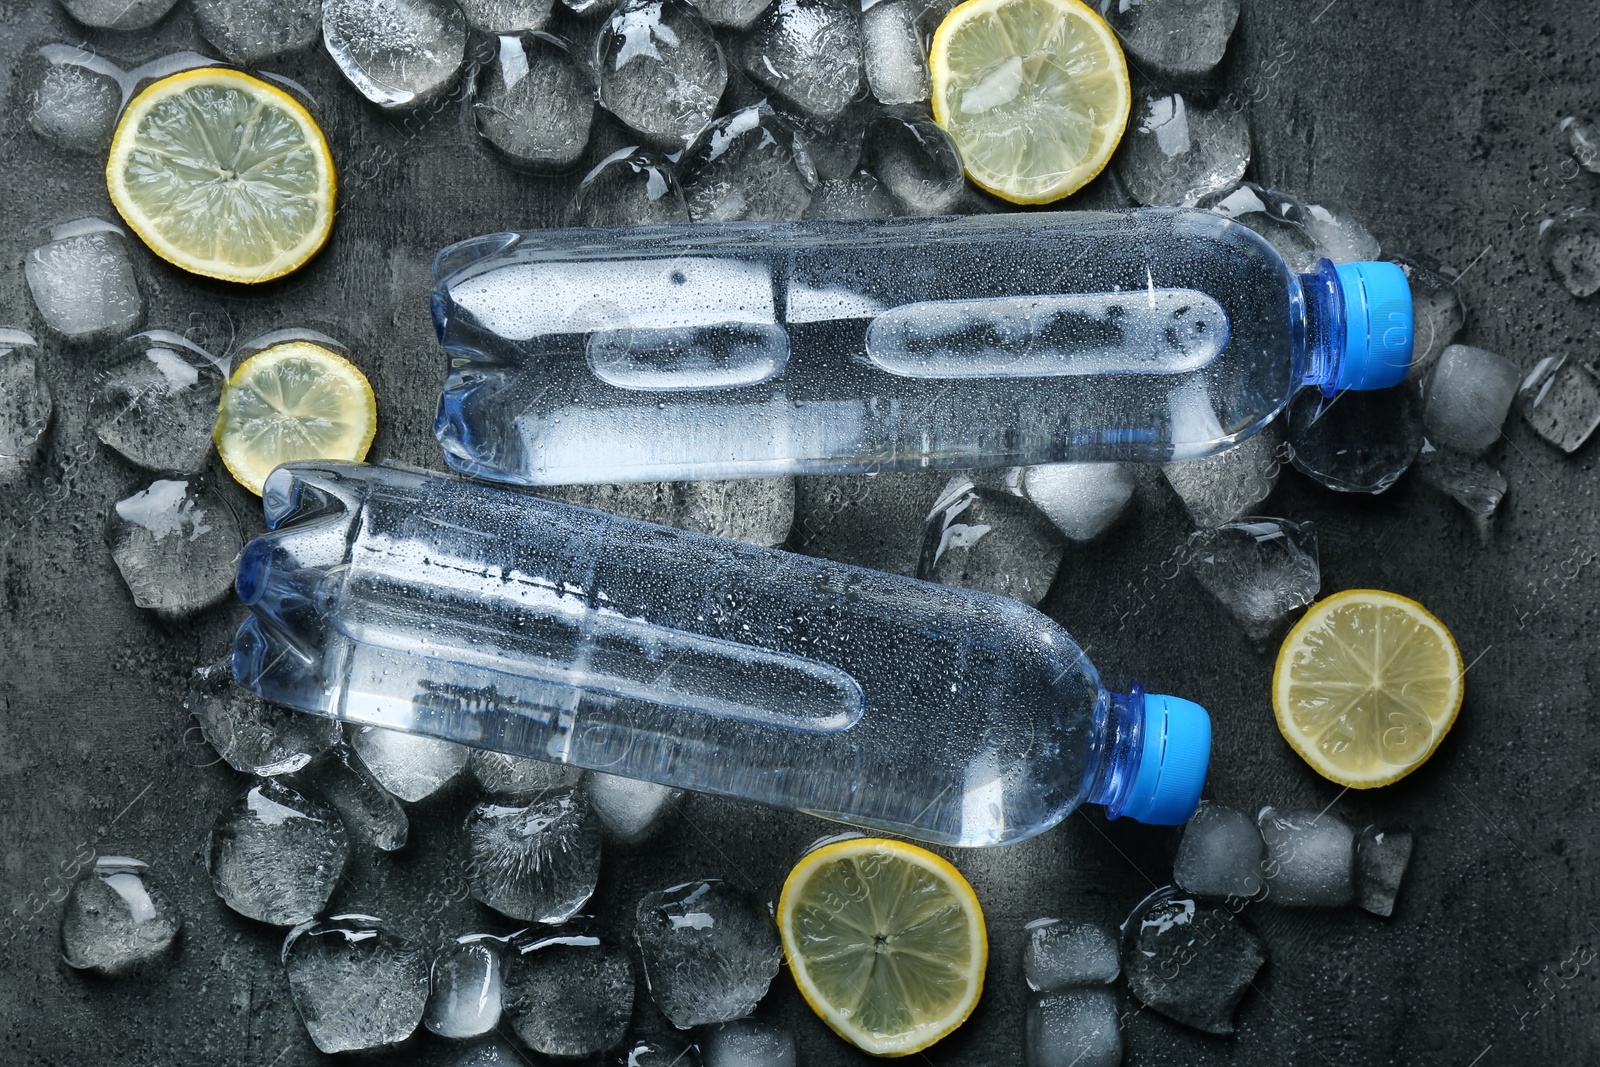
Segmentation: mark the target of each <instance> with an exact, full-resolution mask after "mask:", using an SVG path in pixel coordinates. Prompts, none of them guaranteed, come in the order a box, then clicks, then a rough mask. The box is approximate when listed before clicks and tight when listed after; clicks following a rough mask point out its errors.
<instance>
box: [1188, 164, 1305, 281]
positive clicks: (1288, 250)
mask: <svg viewBox="0 0 1600 1067" xmlns="http://www.w3.org/2000/svg"><path fill="white" fill-rule="evenodd" d="M1200 205H1201V206H1202V207H1205V208H1206V209H1207V210H1209V211H1214V212H1216V213H1217V214H1219V215H1223V216H1225V217H1227V218H1230V219H1232V220H1233V221H1234V222H1237V223H1238V224H1239V225H1241V226H1244V227H1245V228H1247V229H1250V230H1254V231H1255V232H1256V233H1258V234H1260V235H1261V236H1262V237H1264V238H1266V240H1267V243H1268V244H1270V245H1272V247H1273V248H1275V249H1277V251H1278V254H1279V255H1280V256H1282V257H1283V260H1284V262H1285V263H1287V264H1288V265H1289V267H1290V269H1291V270H1294V271H1296V272H1298V273H1300V274H1312V273H1315V272H1316V270H1317V264H1318V263H1319V262H1320V261H1321V260H1322V258H1323V251H1322V249H1320V248H1318V247H1317V246H1316V244H1315V243H1314V242H1313V241H1312V240H1311V236H1310V234H1308V233H1307V232H1306V228H1305V226H1304V224H1303V220H1304V218H1305V205H1304V204H1302V203H1300V201H1298V200H1296V199H1295V198H1294V197H1292V196H1290V195H1288V194H1287V193H1282V192H1279V191H1278V190H1276V189H1267V188H1264V187H1262V186H1260V185H1256V184H1255V183H1254V182H1240V183H1239V184H1238V185H1236V186H1234V187H1233V188H1231V189H1227V190H1224V191H1223V192H1220V193H1214V194H1212V195H1211V196H1208V197H1204V198H1202V199H1201V201H1200Z"/></svg>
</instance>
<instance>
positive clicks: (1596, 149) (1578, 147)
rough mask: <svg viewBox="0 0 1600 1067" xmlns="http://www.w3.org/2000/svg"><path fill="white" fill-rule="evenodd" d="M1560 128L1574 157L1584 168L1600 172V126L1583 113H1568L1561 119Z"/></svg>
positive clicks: (1596, 172)
mask: <svg viewBox="0 0 1600 1067" xmlns="http://www.w3.org/2000/svg"><path fill="white" fill-rule="evenodd" d="M1560 128H1561V132H1562V133H1563V134H1565V135H1566V138H1567V146H1568V147H1569V148H1571V149H1572V155H1573V158H1575V159H1576V160H1577V161H1578V162H1579V164H1581V165H1582V166H1583V169H1584V170H1587V171H1591V172H1593V173H1595V174H1600V126H1597V125H1595V123H1594V121H1593V120H1591V119H1587V118H1584V117H1583V116H1581V115H1568V116H1567V117H1566V118H1564V119H1562V120H1561V127H1560Z"/></svg>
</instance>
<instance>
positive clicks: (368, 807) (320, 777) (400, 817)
mask: <svg viewBox="0 0 1600 1067" xmlns="http://www.w3.org/2000/svg"><path fill="white" fill-rule="evenodd" d="M306 777H307V778H308V779H309V780H310V782H311V784H312V785H313V786H315V787H316V789H317V791H318V792H319V793H321V794H322V795H323V797H324V798H326V799H327V801H328V803H330V804H332V805H333V806H334V807H335V808H337V809H338V810H339V819H340V821H342V822H343V823H344V826H345V829H346V830H348V831H349V833H350V835H351V836H352V837H354V838H355V839H356V840H358V841H361V842H363V843H365V844H367V845H370V846H371V847H373V848H375V849H378V850H380V851H383V852H394V851H396V850H397V849H401V848H404V847H405V843H406V839H407V838H408V837H410V836H411V820H410V819H409V818H407V817H406V810H405V808H402V807H401V806H400V802H399V801H398V800H396V799H395V798H394V795H393V794H392V793H390V792H389V791H388V790H387V789H385V788H384V787H383V785H382V784H381V783H380V782H379V781H378V780H377V779H376V778H374V777H373V776H372V772H371V771H369V770H367V768H366V766H365V765H364V764H362V762H361V759H360V758H359V757H358V756H357V755H356V754H355V753H354V752H353V751H351V749H350V747H349V746H348V745H336V746H334V748H333V749H332V750H330V751H329V752H328V753H327V754H326V755H324V756H323V757H322V758H321V759H318V760H316V761H315V762H313V763H312V764H311V766H310V768H309V769H308V770H307V771H306Z"/></svg>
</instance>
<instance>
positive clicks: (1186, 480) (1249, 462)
mask: <svg viewBox="0 0 1600 1067" xmlns="http://www.w3.org/2000/svg"><path fill="white" fill-rule="evenodd" d="M1285 453H1286V449H1285V448H1284V445H1283V428H1282V425H1281V424H1280V423H1278V422H1276V421H1274V422H1271V423H1269V424H1267V426H1266V427H1265V428H1264V429H1262V430H1261V431H1260V432H1258V433H1256V434H1254V435H1253V436H1250V437H1247V438H1245V439H1244V441H1243V442H1242V443H1240V444H1237V445H1235V446H1234V447H1232V448H1230V449H1228V450H1227V451H1225V452H1220V453H1218V454H1217V455H1214V456H1206V457H1204V458H1203V459H1186V460H1181V461H1179V462H1177V463H1164V464H1162V465H1161V473H1162V474H1163V475H1164V476H1165V477H1166V479H1167V484H1168V485H1170V486H1172V491H1173V492H1175V493H1177V494H1178V498H1179V499H1180V500H1182V501H1183V506H1184V507H1185V508H1187V509H1188V511H1189V517H1190V518H1191V519H1193V520H1194V523H1195V525H1196V526H1221V525H1222V524H1224V523H1228V522H1232V521H1233V520H1234V519H1237V518H1238V517H1239V516H1241V515H1243V514H1245V513H1246V512H1248V511H1250V510H1251V509H1253V508H1254V507H1255V506H1256V505H1257V504H1259V503H1261V502H1262V501H1263V500H1265V499H1266V498H1267V497H1268V496H1270V495H1271V494H1272V490H1273V488H1274V487H1275V486H1277V484H1278V472H1279V471H1281V470H1282V469H1283V465H1284V463H1285V462H1286V458H1285Z"/></svg>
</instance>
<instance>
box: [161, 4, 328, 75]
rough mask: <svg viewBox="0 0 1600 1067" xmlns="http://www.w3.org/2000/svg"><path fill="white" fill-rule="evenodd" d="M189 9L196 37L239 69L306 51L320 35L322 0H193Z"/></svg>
mask: <svg viewBox="0 0 1600 1067" xmlns="http://www.w3.org/2000/svg"><path fill="white" fill-rule="evenodd" d="M190 9H191V10H192V11H193V12H194V21H195V28H196V29H198V30H199V31H200V36H202V37H204V38H205V39H206V40H207V41H209V42H211V43H212V44H213V45H215V46H216V48H217V51H219V52H221V53H222V54H223V55H224V56H226V57H227V58H228V59H230V60H232V61H233V62H235V63H238V64H240V65H242V66H250V65H254V64H256V63H259V62H261V61H262V60H263V59H271V58H272V57H274V56H281V55H283V54H284V53H286V52H298V51H300V50H301V49H302V48H309V47H311V45H313V44H314V43H316V40H317V37H318V36H319V35H320V33H321V32H322V0H193V3H192V4H191V5H190Z"/></svg>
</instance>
